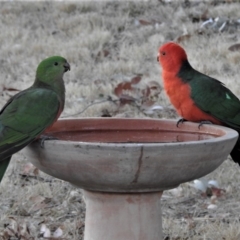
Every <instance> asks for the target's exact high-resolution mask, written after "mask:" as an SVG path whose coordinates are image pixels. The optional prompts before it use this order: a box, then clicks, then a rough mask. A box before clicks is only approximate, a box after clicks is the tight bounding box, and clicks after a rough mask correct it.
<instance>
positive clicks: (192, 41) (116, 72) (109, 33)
mask: <svg viewBox="0 0 240 240" xmlns="http://www.w3.org/2000/svg"><path fill="white" fill-rule="evenodd" d="M193 2H196V1H193ZM230 2H231V1H230ZM0 6H1V7H0V32H1V35H0V79H1V85H0V87H2V88H0V92H1V98H0V105H1V106H3V104H4V103H5V102H6V101H7V99H8V98H9V96H11V95H13V94H15V92H11V91H6V90H5V91H4V89H3V86H5V87H12V88H17V89H20V90H22V89H24V88H26V87H28V86H29V85H30V84H31V83H32V82H33V80H34V74H35V69H36V67H37V65H38V63H39V62H40V61H41V60H42V59H44V58H45V57H47V56H50V55H62V56H64V57H65V58H66V59H68V61H69V62H70V64H71V69H72V70H71V72H70V73H67V74H66V75H65V80H66V89H67V101H66V107H65V110H64V113H63V116H68V115H70V114H74V113H77V112H80V111H81V110H82V109H83V108H85V107H86V106H88V105H89V104H90V103H92V102H93V101H102V100H104V99H106V98H107V97H108V96H111V97H112V98H113V99H116V96H114V95H113V89H114V87H115V86H116V85H117V84H118V83H120V82H122V81H124V80H127V79H131V78H132V77H133V76H135V75H136V74H142V75H143V79H142V81H143V82H144V83H147V82H149V81H158V82H159V83H160V84H162V83H161V80H160V72H161V69H160V68H159V66H158V63H157V62H156V55H157V49H158V47H159V46H160V45H161V44H162V43H164V42H165V41H169V40H174V39H176V38H177V37H179V36H180V35H182V34H185V33H186V32H187V33H189V34H190V35H191V37H190V38H189V39H187V40H185V41H183V42H182V43H181V44H182V45H183V46H184V48H185V49H186V51H187V53H188V55H189V60H190V62H191V63H192V65H193V66H194V67H195V68H197V69H198V70H200V71H203V72H205V73H206V74H210V75H211V76H213V77H216V78H218V79H219V80H221V81H222V82H224V83H225V84H226V85H227V86H228V87H229V88H230V89H232V90H233V92H234V93H236V94H237V95H238V96H240V88H239V87H238V81H239V74H238V73H239V60H240V52H230V51H228V47H229V46H230V45H232V44H234V43H236V42H237V41H239V38H240V31H239V29H238V27H236V29H232V30H229V31H228V30H226V31H224V32H222V33H218V32H214V31H212V30H211V29H210V30H204V31H203V33H202V34H198V29H199V27H200V25H201V24H202V20H200V22H195V23H194V22H193V21H192V19H193V17H192V16H195V17H196V16H201V15H202V14H203V13H204V12H205V11H206V10H207V9H208V12H207V16H208V17H213V18H215V17H229V18H230V19H233V20H234V19H237V18H238V17H239V5H238V4H237V3H230V4H217V5H215V6H213V5H211V2H208V3H200V4H196V5H194V4H193V5H192V6H190V7H186V4H184V3H181V2H180V1H176V2H175V3H174V1H172V3H171V4H165V3H161V1H143V2H125V1H124V2H122V3H119V2H115V1H109V2H100V1H98V2H97V3H93V2H90V1H89V2H87V1H86V2H55V3H53V2H35V3H34V2H15V1H8V2H1V3H0ZM139 20H145V21H147V22H154V23H153V24H146V25H142V24H140V23H139ZM104 50H107V51H108V52H109V55H108V56H106V57H104V54H99V52H101V51H104ZM96 80H97V81H96ZM157 102H158V104H160V105H162V106H165V107H170V104H169V101H168V99H167V98H166V96H165V94H164V93H163V92H162V93H161V94H160V96H159V98H158V101H157ZM106 110H107V111H108V112H109V113H110V114H111V115H112V116H123V117H148V116H146V114H144V113H143V112H141V111H140V110H139V109H137V108H136V107H134V106H125V107H122V108H120V109H118V107H117V106H116V105H115V104H113V103H111V102H105V103H102V104H97V105H94V106H92V107H90V108H88V109H87V110H86V111H84V112H83V113H82V114H79V115H77V116H78V117H90V116H96V117H99V116H101V115H102V113H103V112H104V111H106ZM152 116H153V117H165V118H169V117H171V118H173V117H176V114H174V112H173V111H172V110H171V109H170V110H169V111H159V112H156V113H154V114H153V115H152ZM26 163H27V160H26V159H25V157H24V155H23V154H21V153H17V154H15V155H14V157H13V159H12V163H11V166H10V168H9V169H8V171H7V174H6V176H5V178H4V181H3V182H2V184H1V188H0V199H1V206H0V235H1V233H3V231H4V229H5V227H6V225H5V224H9V223H11V220H10V219H9V217H10V216H12V217H14V218H15V219H16V220H17V222H18V223H19V224H22V225H24V223H26V224H27V225H28V226H29V228H30V233H31V234H30V235H31V236H32V237H33V238H34V239H40V235H39V233H40V225H39V223H41V222H43V221H44V223H45V224H46V226H48V227H49V228H50V229H51V231H52V232H53V231H55V229H57V228H58V227H59V226H60V227H61V228H62V229H63V237H64V238H65V239H82V235H83V230H84V212H85V208H84V202H83V200H82V195H81V192H80V190H78V189H75V188H74V187H72V186H71V185H70V184H68V183H65V182H63V181H60V180H57V179H53V178H51V177H50V176H47V175H45V174H43V173H40V175H39V177H38V178H37V179H34V178H31V177H29V178H22V177H21V176H20V174H21V173H23V171H24V167H25V168H26ZM207 178H208V179H216V180H217V181H218V182H219V183H220V186H221V187H222V188H224V189H226V193H225V194H224V196H222V197H220V198H218V199H217V208H216V209H213V210H209V209H207V206H208V204H209V202H210V199H209V198H207V197H201V195H200V193H199V192H197V191H196V189H194V188H192V187H191V186H190V185H189V184H188V183H186V184H182V186H181V191H180V193H181V194H179V195H174V194H173V193H172V192H170V191H169V192H168V191H166V193H165V194H164V196H163V200H162V203H163V217H164V218H163V221H164V222H163V226H164V235H165V237H166V239H172V240H176V239H178V240H180V239H194V240H195V239H196V240H200V239H211V240H220V239H224V240H237V239H240V230H239V224H240V222H239V221H240V220H239V212H240V207H239V200H240V194H239V192H240V189H239V183H240V174H239V168H238V167H237V166H236V165H235V164H234V163H233V162H232V161H230V160H227V161H225V162H224V163H223V164H222V166H221V167H219V168H218V169H217V170H216V171H215V172H213V173H211V174H210V175H209V176H208V177H207ZM40 197H43V198H42V199H41V198H40ZM14 239H17V238H14ZM19 239H20V238H19Z"/></svg>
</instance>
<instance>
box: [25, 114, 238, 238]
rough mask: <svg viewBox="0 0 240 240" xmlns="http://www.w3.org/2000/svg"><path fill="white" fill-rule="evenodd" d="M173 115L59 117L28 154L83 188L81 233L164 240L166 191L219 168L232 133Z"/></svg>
mask: <svg viewBox="0 0 240 240" xmlns="http://www.w3.org/2000/svg"><path fill="white" fill-rule="evenodd" d="M198 126H199V125H198V124H194V123H190V122H184V123H183V124H180V125H179V127H176V121H175V120H156V119H117V118H89V119H62V120H59V121H58V122H56V123H55V124H54V125H53V127H52V128H51V129H50V131H49V134H50V135H51V136H54V137H57V138H58V139H59V140H51V141H45V143H44V148H41V146H40V143H39V141H35V142H33V143H32V144H30V145H29V146H28V147H27V148H26V150H25V153H26V155H27V156H28V158H29V160H30V161H31V162H32V163H33V164H34V165H35V166H36V167H38V168H39V169H40V170H42V171H43V172H45V173H47V174H49V175H52V176H54V177H56V178H60V179H63V180H65V181H68V182H70V183H72V184H74V185H75V186H77V187H80V188H82V189H84V190H83V194H84V197H85V202H86V220H85V236H84V239H85V240H161V239H163V236H162V216H161V201H160V199H161V195H162V193H163V191H164V190H166V189H171V188H175V187H177V186H178V185H179V184H181V183H184V182H187V181H191V180H193V179H196V178H200V177H202V176H204V175H206V174H208V173H210V172H212V171H213V170H214V169H216V168H217V167H218V166H219V165H220V164H221V163H222V162H223V161H224V160H225V159H226V158H227V155H228V154H229V152H230V151H231V149H232V148H233V146H234V144H235V142H236V140H237V136H238V134H237V132H236V131H234V130H232V129H228V128H224V127H220V126H215V125H203V126H201V128H200V129H199V128H198Z"/></svg>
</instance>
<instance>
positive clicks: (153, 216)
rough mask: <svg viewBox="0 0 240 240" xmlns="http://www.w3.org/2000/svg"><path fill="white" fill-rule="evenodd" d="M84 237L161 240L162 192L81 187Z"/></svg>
mask: <svg viewBox="0 0 240 240" xmlns="http://www.w3.org/2000/svg"><path fill="white" fill-rule="evenodd" d="M83 194H84V197H85V202H86V220H85V237H84V240H103V239H104V240H146V239H147V240H161V239H162V213H161V196H162V192H154V193H103V192H92V191H87V190H83Z"/></svg>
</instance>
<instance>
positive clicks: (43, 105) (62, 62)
mask: <svg viewBox="0 0 240 240" xmlns="http://www.w3.org/2000/svg"><path fill="white" fill-rule="evenodd" d="M68 70H69V71H70V65H69V63H68V62H67V60H66V59H65V58H63V57H60V56H53V57H49V58H47V59H45V60H43V61H42V62H41V63H40V64H39V65H38V68H37V72H36V78H35V81H34V83H33V85H32V86H31V87H29V88H27V89H25V90H23V91H21V92H19V93H18V94H16V95H14V96H13V97H11V98H10V99H9V100H8V102H7V103H6V104H5V106H4V107H3V108H2V110H1V111H0V182H1V180H2V178H3V176H4V173H5V171H6V169H7V167H8V165H9V162H10V160H11V157H12V155H13V154H14V153H16V152H18V151H19V150H21V149H22V148H24V147H25V146H27V145H28V144H29V143H30V142H32V141H33V140H35V139H36V138H38V137H39V136H40V134H42V133H43V132H44V131H45V130H46V129H47V128H49V127H50V126H51V125H52V124H53V123H54V122H55V121H56V120H57V119H58V117H59V116H60V114H61V112H62V111H63V108H64V102H65V86H64V82H63V75H64V73H65V72H67V71H68Z"/></svg>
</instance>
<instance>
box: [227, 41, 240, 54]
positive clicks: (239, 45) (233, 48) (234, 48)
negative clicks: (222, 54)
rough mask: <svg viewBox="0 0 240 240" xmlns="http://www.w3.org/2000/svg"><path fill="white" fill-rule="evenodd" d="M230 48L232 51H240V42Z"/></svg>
mask: <svg viewBox="0 0 240 240" xmlns="http://www.w3.org/2000/svg"><path fill="white" fill-rule="evenodd" d="M228 50H229V51H232V52H236V51H240V43H236V44H233V45H232V46H230V47H229V48H228Z"/></svg>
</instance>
